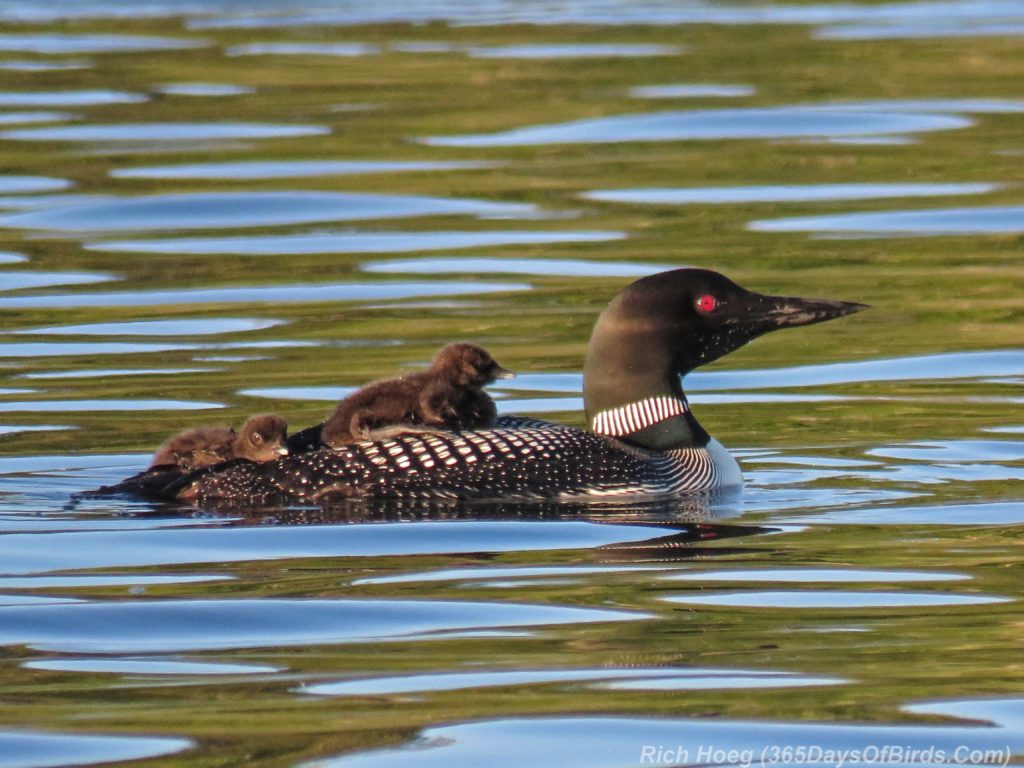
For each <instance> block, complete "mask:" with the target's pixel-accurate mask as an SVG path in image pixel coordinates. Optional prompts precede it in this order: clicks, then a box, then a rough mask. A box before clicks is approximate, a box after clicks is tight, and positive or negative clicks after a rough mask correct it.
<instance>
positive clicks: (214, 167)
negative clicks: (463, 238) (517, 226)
mask: <svg viewBox="0 0 1024 768" xmlns="http://www.w3.org/2000/svg"><path fill="white" fill-rule="evenodd" d="M495 165H496V164H495V163H488V162H474V161H471V160H418V161H384V160H376V161H375V160H239V161H237V162H220V163H182V164H178V165H155V166H148V167H141V168H115V169H113V170H112V171H111V172H110V175H111V176H112V177H114V178H115V179H289V178H312V177H316V176H355V175H363V174H374V173H401V172H406V171H459V170H474V169H480V168H493V167H494V166H495Z"/></svg>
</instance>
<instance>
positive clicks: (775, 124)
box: [423, 105, 972, 147]
mask: <svg viewBox="0 0 1024 768" xmlns="http://www.w3.org/2000/svg"><path fill="white" fill-rule="evenodd" d="M971 124H972V123H971V121H970V120H969V119H967V118H965V117H959V116H954V115H944V114H926V113H906V112H885V111H884V110H879V111H876V112H858V111H846V110H832V109H830V108H829V107H827V106H813V105H798V106H789V107H751V108H749V109H708V110H693V111H682V110H679V111H671V112H647V113H640V114H633V115H615V116H612V117H598V118H591V119H587V120H576V121H572V122H568V123H555V124H551V125H536V126H528V127H525V128H515V129H512V130H509V131H501V132H498V133H481V134H466V135H462V136H458V135H456V136H432V137H430V138H427V139H424V140H423V142H424V143H426V144H431V145H435V146H443V147H523V146H533V145H545V144H603V143H616V142H626V141H694V140H713V139H784V138H803V137H814V136H863V135H870V136H875V135H879V134H890V133H897V134H904V133H919V132H923V131H947V130H953V129H957V128H966V127H968V126H969V125H971Z"/></svg>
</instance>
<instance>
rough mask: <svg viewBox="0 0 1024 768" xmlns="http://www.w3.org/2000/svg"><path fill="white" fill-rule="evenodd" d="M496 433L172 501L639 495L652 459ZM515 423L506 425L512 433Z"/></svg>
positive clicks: (330, 463) (358, 455)
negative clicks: (632, 493) (637, 493)
mask: <svg viewBox="0 0 1024 768" xmlns="http://www.w3.org/2000/svg"><path fill="white" fill-rule="evenodd" d="M500 423H501V426H499V427H497V428H494V429H486V430H475V431H466V432H429V433H411V434H406V435H399V436H397V437H395V438H393V439H390V440H385V441H378V442H363V443H356V444H354V445H347V446H344V447H342V448H339V449H336V450H330V449H321V450H318V451H313V452H310V453H300V454H297V455H293V456H285V457H282V458H281V459H279V460H277V461H273V462H266V463H262V464H254V463H245V464H238V465H235V466H230V467H225V468H224V469H223V470H218V471H214V472H207V473H205V474H203V475H201V476H198V477H196V478H195V480H194V481H193V482H191V483H190V484H188V485H187V486H185V487H180V486H179V488H178V489H177V496H178V498H180V499H185V500H188V501H193V502H198V503H203V502H208V501H230V502H235V503H240V504H268V503H275V504H278V503H296V502H315V503H322V502H329V501H338V500H342V499H353V498H354V499H370V498H385V497H397V498H410V499H415V498H421V499H484V498H487V499H497V498H548V499H550V498H559V497H566V496H583V495H605V494H619V493H628V492H634V493H636V492H643V491H644V487H643V485H644V483H643V481H644V480H645V479H647V478H648V475H649V472H650V469H651V455H650V452H647V451H639V450H636V449H634V448H631V447H629V446H627V445H625V444H624V443H621V442H619V441H617V440H615V439H613V438H609V437H604V436H602V435H595V434H592V433H590V432H584V431H582V430H579V429H575V428H572V427H566V426H562V425H558V424H551V423H548V422H540V421H536V420H532V419H519V420H516V421H514V422H513V421H512V420H510V419H503V420H502V421H501V422H500ZM513 424H514V426H513Z"/></svg>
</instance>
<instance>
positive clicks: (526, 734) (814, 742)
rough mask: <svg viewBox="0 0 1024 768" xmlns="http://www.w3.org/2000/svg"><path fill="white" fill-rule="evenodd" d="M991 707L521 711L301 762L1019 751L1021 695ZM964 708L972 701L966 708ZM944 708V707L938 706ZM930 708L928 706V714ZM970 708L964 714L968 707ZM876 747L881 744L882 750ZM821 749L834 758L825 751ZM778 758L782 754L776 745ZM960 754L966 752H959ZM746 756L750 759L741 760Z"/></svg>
mask: <svg viewBox="0 0 1024 768" xmlns="http://www.w3.org/2000/svg"><path fill="white" fill-rule="evenodd" d="M999 705H1000V707H998V708H997V707H995V706H992V707H989V708H988V710H987V711H988V712H989V714H990V715H991V716H992V717H993V719H995V721H996V723H997V724H998V725H997V727H995V728H991V727H981V726H978V725H917V724H910V723H900V724H898V725H888V724H882V725H870V724H856V725H839V724H836V723H825V722H823V723H817V722H783V721H764V720H732V719H723V718H707V717H703V718H640V717H634V718H630V717H594V716H574V717H550V716H548V717H526V718H507V719H498V720H484V721H478V722H471V723H461V724H456V725H443V726H434V727H429V728H424V729H423V730H422V731H421V732H420V734H419V736H418V737H417V738H416V739H415V740H414V741H412V742H410V743H407V744H405V745H402V746H398V747H385V748H382V749H377V750H372V751H367V752H362V753H356V754H351V755H345V756H341V757H337V758H333V759H329V760H320V761H317V762H316V763H306V764H304V765H305V766H306V768H312V766H313V765H315V766H317V768H399V767H401V768H442V766H444V767H447V766H452V765H487V766H489V767H490V768H519V766H523V765H551V764H558V765H560V766H563V767H564V768H584V766H585V767H586V768H621V767H622V766H638V765H644V764H648V765H673V766H699V765H722V766H729V765H744V764H749V765H753V764H755V761H756V759H757V757H758V756H760V755H766V756H767V758H768V759H770V758H771V755H772V754H776V753H775V752H773V750H781V749H782V748H784V747H786V746H793V747H795V746H798V745H802V746H805V747H807V748H808V749H810V748H813V749H815V750H816V753H817V752H820V753H821V754H822V758H821V761H822V762H821V763H814V764H828V763H829V762H830V761H831V760H834V759H835V757H834V756H835V755H838V754H842V755H843V756H844V762H843V764H844V765H846V766H852V767H853V768H866V767H867V766H897V765H904V766H908V765H920V764H922V763H927V762H928V761H927V760H922V761H921V762H920V763H915V762H907V761H906V760H905V759H903V760H901V759H900V756H901V755H906V754H908V753H909V752H910V751H911V750H916V751H917V752H918V753H920V754H935V753H936V751H937V750H941V752H942V754H943V755H948V756H949V757H950V759H952V756H953V755H954V753H955V752H956V750H958V749H959V750H961V751H962V754H964V755H967V754H969V753H970V752H971V751H972V750H982V751H985V750H997V751H999V753H1000V754H1003V755H1020V754H1021V753H1022V751H1024V729H1022V728H1021V721H1020V712H1021V710H1022V707H1024V700H1021V699H1019V698H1018V699H1002V700H1000V702H999ZM965 709H966V711H968V712H969V711H972V710H971V708H965ZM947 711H948V710H942V711H941V714H946V713H947ZM929 714H932V712H929ZM968 716H969V715H968ZM883 750H884V751H883ZM826 753H828V754H829V755H832V756H833V757H830V758H826V757H825V755H826ZM778 754H779V757H778V762H779V764H787V763H791V762H792V759H790V760H788V761H783V760H782V757H781V752H779V753H778ZM962 759H966V758H962ZM748 760H749V762H748ZM931 764H934V763H931Z"/></svg>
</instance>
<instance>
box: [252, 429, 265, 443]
mask: <svg viewBox="0 0 1024 768" xmlns="http://www.w3.org/2000/svg"><path fill="white" fill-rule="evenodd" d="M252 441H253V442H254V443H256V445H259V444H260V443H262V442H263V435H261V434H260V433H259V432H253V433H252Z"/></svg>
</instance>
